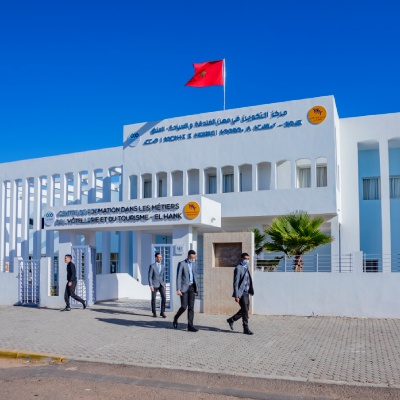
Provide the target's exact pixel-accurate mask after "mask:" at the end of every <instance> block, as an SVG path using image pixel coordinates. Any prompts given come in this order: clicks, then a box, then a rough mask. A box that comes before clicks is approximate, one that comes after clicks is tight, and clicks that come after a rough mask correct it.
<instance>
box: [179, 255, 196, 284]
mask: <svg viewBox="0 0 400 400" xmlns="http://www.w3.org/2000/svg"><path fill="white" fill-rule="evenodd" d="M192 269H193V285H194V291H195V292H197V282H196V263H195V262H194V263H192ZM189 284H190V279H189V265H188V263H187V260H184V261H181V262H180V263H179V264H178V271H177V274H176V290H180V291H181V292H186V291H187V290H188V289H189Z"/></svg>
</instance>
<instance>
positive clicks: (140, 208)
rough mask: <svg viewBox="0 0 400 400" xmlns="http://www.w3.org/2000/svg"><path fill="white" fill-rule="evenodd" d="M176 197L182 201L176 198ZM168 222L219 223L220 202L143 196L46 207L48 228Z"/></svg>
mask: <svg viewBox="0 0 400 400" xmlns="http://www.w3.org/2000/svg"><path fill="white" fill-rule="evenodd" d="M177 199H179V201H175V200H177ZM157 200H160V199H157ZM194 200H195V201H194ZM203 209H205V211H203ZM166 224H167V225H183V224H202V225H211V226H215V227H219V226H220V225H221V205H220V203H217V202H215V201H213V200H210V199H207V198H204V197H201V196H199V197H196V198H195V199H193V198H192V197H191V198H190V199H186V200H185V198H182V197H181V198H176V197H175V198H169V199H168V200H166V201H164V202H162V201H158V202H156V201H155V200H151V199H149V200H148V201H146V200H145V199H143V200H137V201H132V200H131V201H129V202H126V203H124V202H121V203H95V204H86V205H85V206H67V207H54V208H52V209H51V210H48V211H46V213H45V216H44V225H45V229H49V230H65V229H69V230H75V229H88V228H89V229H97V228H104V227H107V228H123V227H126V228H128V227H133V226H140V227H143V226H159V225H166Z"/></svg>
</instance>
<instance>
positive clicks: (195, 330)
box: [188, 326, 199, 332]
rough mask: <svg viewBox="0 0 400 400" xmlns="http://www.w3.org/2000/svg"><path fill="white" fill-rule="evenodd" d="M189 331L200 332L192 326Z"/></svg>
mask: <svg viewBox="0 0 400 400" xmlns="http://www.w3.org/2000/svg"><path fill="white" fill-rule="evenodd" d="M188 331H189V332H198V331H199V330H198V329H196V328H195V327H194V326H192V327H190V328H188Z"/></svg>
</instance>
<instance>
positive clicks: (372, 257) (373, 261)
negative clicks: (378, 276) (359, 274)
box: [363, 253, 400, 273]
mask: <svg viewBox="0 0 400 400" xmlns="http://www.w3.org/2000/svg"><path fill="white" fill-rule="evenodd" d="M363 272H368V273H371V272H375V273H376V272H400V254H369V253H364V254H363Z"/></svg>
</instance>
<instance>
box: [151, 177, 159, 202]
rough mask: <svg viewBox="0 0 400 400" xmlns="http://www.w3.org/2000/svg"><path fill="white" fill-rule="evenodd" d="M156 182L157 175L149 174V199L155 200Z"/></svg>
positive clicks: (156, 195) (156, 193)
mask: <svg viewBox="0 0 400 400" xmlns="http://www.w3.org/2000/svg"><path fill="white" fill-rule="evenodd" d="M157 189H158V182H157V174H151V197H152V198H153V199H156V198H157V197H158V190H157Z"/></svg>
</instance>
